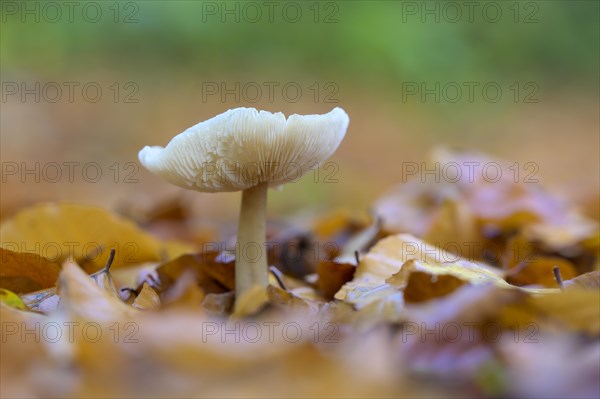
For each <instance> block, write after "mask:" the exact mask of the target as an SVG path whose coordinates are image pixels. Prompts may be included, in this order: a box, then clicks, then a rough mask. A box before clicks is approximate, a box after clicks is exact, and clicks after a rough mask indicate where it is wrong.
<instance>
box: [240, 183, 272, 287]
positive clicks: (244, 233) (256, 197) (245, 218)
mask: <svg viewBox="0 0 600 399" xmlns="http://www.w3.org/2000/svg"><path fill="white" fill-rule="evenodd" d="M268 188H269V184H268V183H260V184H258V185H256V186H254V187H251V188H248V189H246V190H244V191H243V192H242V207H241V210H240V222H239V225H238V239H237V243H238V248H237V254H236V260H235V295H236V298H238V299H239V298H240V297H241V296H242V294H243V293H244V292H246V291H247V290H248V289H250V288H251V287H253V286H255V285H260V286H263V287H266V286H267V284H268V281H269V274H268V273H269V272H268V268H267V253H266V252H267V248H266V246H265V240H266V227H265V226H266V217H267V189H268ZM257 252H258V253H257Z"/></svg>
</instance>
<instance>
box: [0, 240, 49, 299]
mask: <svg viewBox="0 0 600 399" xmlns="http://www.w3.org/2000/svg"><path fill="white" fill-rule="evenodd" d="M0 257H1V259H2V263H1V264H0V288H5V289H7V290H10V291H13V292H15V293H17V294H24V293H28V292H32V291H38V290H41V289H45V288H49V287H54V285H55V284H56V280H57V279H58V273H59V272H60V265H58V264H57V263H54V262H52V261H51V260H49V259H46V258H44V257H42V256H40V255H37V254H33V253H24V252H13V251H10V250H7V249H4V248H0Z"/></svg>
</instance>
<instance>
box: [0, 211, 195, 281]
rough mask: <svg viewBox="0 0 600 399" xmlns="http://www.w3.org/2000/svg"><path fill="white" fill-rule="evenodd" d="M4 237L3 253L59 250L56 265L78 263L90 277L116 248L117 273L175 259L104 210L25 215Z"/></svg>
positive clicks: (0, 230)
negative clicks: (70, 259) (6, 250)
mask: <svg viewBox="0 0 600 399" xmlns="http://www.w3.org/2000/svg"><path fill="white" fill-rule="evenodd" d="M0 236H1V237H2V242H1V243H0V245H1V246H2V248H4V249H9V250H13V251H20V250H23V251H34V252H35V253H37V254H38V255H43V254H44V251H48V248H52V249H56V251H57V253H56V259H52V260H53V261H56V262H57V263H62V262H63V261H65V260H66V259H67V258H73V259H74V260H75V261H76V262H77V263H79V264H81V266H82V267H83V268H84V269H85V270H86V271H88V272H89V273H93V272H95V271H97V270H98V269H100V268H102V267H103V266H104V265H105V264H106V261H107V260H108V257H109V251H110V249H111V248H114V249H116V251H117V257H116V258H115V261H114V266H115V267H121V266H126V265H133V264H139V263H142V262H146V261H158V260H161V259H162V258H163V256H166V257H170V256H172V255H173V254H172V253H169V249H168V248H167V247H165V246H163V245H162V244H161V243H160V242H158V241H157V240H156V239H155V238H154V237H152V236H150V235H149V234H147V233H145V232H144V231H142V230H140V229H139V228H138V227H137V226H136V225H135V224H134V223H132V222H130V221H128V220H126V219H123V218H121V217H119V216H116V215H114V214H112V213H110V212H108V211H106V210H103V209H101V208H95V207H90V206H83V205H75V204H67V203H63V204H42V205H35V206H33V207H30V208H27V209H24V210H22V211H20V212H19V213H17V214H16V215H14V216H13V217H12V219H9V220H6V221H4V222H3V223H2V224H1V225H0ZM73 243H77V244H78V245H73ZM188 249H189V247H188ZM176 250H177V251H181V250H182V248H181V247H177V248H176Z"/></svg>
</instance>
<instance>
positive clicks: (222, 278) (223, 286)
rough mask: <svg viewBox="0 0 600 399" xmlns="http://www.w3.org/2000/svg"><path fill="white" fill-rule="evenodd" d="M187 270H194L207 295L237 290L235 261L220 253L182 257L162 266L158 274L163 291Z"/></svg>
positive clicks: (157, 270)
mask: <svg viewBox="0 0 600 399" xmlns="http://www.w3.org/2000/svg"><path fill="white" fill-rule="evenodd" d="M186 270H193V271H194V273H195V275H196V278H197V281H198V285H199V286H200V287H201V288H202V289H203V290H204V292H205V293H219V292H225V291H229V290H233V289H234V288H235V259H233V258H231V259H230V258H227V257H223V256H222V255H221V253H219V252H203V253H199V254H187V255H182V256H180V257H178V258H176V259H173V260H171V261H169V262H167V263H164V264H162V265H160V266H159V267H158V268H157V269H156V272H157V274H158V278H159V280H160V284H161V289H163V290H165V289H168V287H170V286H171V285H172V284H173V283H174V282H175V281H176V280H177V278H179V276H181V274H182V273H183V272H184V271H186Z"/></svg>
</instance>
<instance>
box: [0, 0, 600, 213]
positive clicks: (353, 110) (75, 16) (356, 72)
mask: <svg viewBox="0 0 600 399" xmlns="http://www.w3.org/2000/svg"><path fill="white" fill-rule="evenodd" d="M48 3H51V4H53V6H52V5H51V6H48V5H47V4H48ZM90 3H91V5H90ZM290 3H291V4H290ZM467 4H468V2H462V1H459V2H437V1H426V2H402V1H339V2H315V1H308V2H304V1H296V2H283V1H275V2H270V3H269V2H263V1H256V2H235V1H233V2H221V1H219V2H201V1H138V2H129V1H123V2H114V1H101V2H84V1H82V2H76V6H74V8H73V10H72V13H70V12H69V9H68V8H67V7H66V6H65V4H64V2H52V1H50V2H35V1H33V2H20V1H19V2H17V1H2V25H1V35H0V55H1V57H0V68H1V80H2V84H3V87H2V88H3V97H2V103H1V106H2V111H1V118H0V119H1V122H0V123H1V144H2V146H1V147H2V148H1V156H2V162H3V163H5V164H6V162H13V163H14V162H16V163H17V164H19V165H22V163H25V165H26V166H27V165H32V164H34V163H35V162H41V163H42V164H41V165H42V167H43V165H44V163H48V162H57V163H64V162H80V163H82V164H83V163H85V162H97V163H99V164H100V165H101V168H102V172H103V178H102V179H100V180H99V181H98V182H95V183H90V182H88V181H85V179H82V178H80V177H79V178H78V177H77V175H76V177H75V179H74V181H73V182H70V181H68V179H65V178H63V179H60V181H58V182H56V183H50V182H47V181H44V179H43V176H42V179H40V181H39V182H37V181H34V180H33V179H32V178H31V177H27V176H26V178H25V179H23V178H21V179H18V178H15V177H14V176H12V175H11V176H3V182H2V183H3V190H2V195H1V199H2V207H1V210H2V216H3V217H4V216H6V215H8V214H10V213H12V212H14V210H15V209H18V208H19V207H22V206H24V205H26V204H29V203H33V202H38V201H44V200H58V199H62V200H72V201H84V202H91V203H96V204H101V205H103V206H105V207H109V208H116V207H119V206H122V205H123V204H126V205H128V204H131V203H134V204H136V205H137V206H142V207H143V206H152V204H153V203H155V202H157V201H161V200H167V199H168V198H170V196H172V195H183V196H184V197H185V198H193V199H190V200H189V201H191V202H193V204H194V206H195V207H196V208H197V212H198V215H199V216H201V217H205V218H225V219H232V220H233V219H235V217H236V215H237V206H238V205H237V202H238V197H237V195H236V194H220V195H215V194H202V195H193V196H192V194H193V193H192V194H190V193H181V191H180V190H179V189H176V188H173V187H170V186H169V185H167V184H166V183H163V182H162V181H160V180H159V179H158V178H156V177H154V176H152V175H150V174H149V173H147V172H146V171H144V170H142V169H139V170H137V169H135V168H136V167H131V168H132V169H128V168H129V167H130V165H129V164H127V163H128V162H137V151H138V150H139V149H140V148H141V147H143V146H144V145H149V144H151V145H165V144H166V143H167V142H168V140H169V139H170V138H171V137H172V136H174V135H175V134H177V133H179V132H181V131H183V130H184V129H185V128H187V127H189V126H191V125H192V124H195V123H197V122H199V121H201V120H205V119H208V118H210V117H212V116H214V115H216V114H218V113H220V112H223V111H225V110H227V109H229V108H234V107H240V106H250V107H257V108H262V109H267V110H270V111H283V112H285V113H286V114H287V113H324V112H327V111H329V110H330V109H331V108H333V107H335V106H341V107H343V108H344V109H346V111H347V112H348V113H349V115H350V118H351V123H350V128H349V131H348V134H347V138H346V140H345V141H344V143H343V144H342V146H341V147H340V149H339V151H338V152H337V153H336V154H335V155H334V156H333V157H332V159H331V160H332V161H333V162H335V163H336V164H337V165H338V166H339V170H337V172H336V175H335V177H336V180H337V183H335V184H331V183H323V182H322V181H320V182H318V183H315V181H314V175H313V174H309V175H307V176H306V177H305V178H303V179H302V180H301V181H300V182H298V183H296V184H290V185H288V186H287V187H286V188H285V189H284V190H283V191H282V192H279V193H273V195H271V196H270V199H269V200H270V202H271V203H272V206H271V207H270V212H271V213H272V215H280V214H289V213H293V212H297V211H299V210H302V209H304V208H305V207H312V206H317V207H324V208H332V207H337V208H339V207H342V208H350V209H366V208H367V207H368V206H369V204H370V203H372V202H373V201H374V200H375V199H376V198H377V197H378V196H379V195H380V194H381V193H382V192H384V191H385V190H386V189H387V188H388V187H390V186H392V185H394V184H397V183H399V182H400V180H401V173H400V166H399V165H400V163H401V162H403V161H410V162H420V161H421V160H423V159H424V157H425V156H426V155H427V153H428V152H429V151H430V150H431V149H432V148H434V147H436V146H442V145H444V146H452V147H460V148H471V149H476V150H481V151H485V152H489V153H491V154H493V155H497V156H500V157H504V158H508V159H514V160H515V161H518V162H522V163H525V162H536V163H537V164H538V165H539V169H540V170H539V177H540V183H541V184H542V185H545V186H549V187H550V188H551V189H555V190H558V191H561V192H562V193H563V194H564V195H565V196H567V197H569V198H571V199H573V200H575V201H577V202H579V203H580V204H582V205H583V206H584V207H585V208H586V210H587V212H588V213H590V214H592V215H595V216H597V215H598V210H597V205H596V204H597V202H598V191H599V180H600V176H599V172H598V171H599V170H600V168H599V159H600V153H599V152H600V150H599V148H600V138H599V136H600V134H599V128H600V126H599V111H598V110H599V108H600V107H599V105H600V104H599V90H600V86H599V84H600V83H599V80H600V76H599V71H600V56H599V48H600V43H599V37H600V32H599V18H600V9H599V2H597V1H537V2H515V1H499V2H485V1H482V2H477V5H476V6H472V5H471V6H468V5H467ZM470 7H473V8H470ZM57 10H58V11H57ZM98 10H99V11H98ZM58 12H60V15H59V14H58ZM98 12H99V14H98ZM36 82H37V83H39V84H40V85H41V86H40V87H41V88H42V89H41V90H43V88H44V87H48V91H49V92H51V91H52V89H53V88H52V87H49V86H47V85H48V83H49V82H54V83H57V84H58V85H59V86H61V87H62V88H63V89H64V90H63V93H62V96H61V97H60V99H59V100H58V101H56V102H53V101H48V97H50V96H51V95H49V94H48V93H45V94H46V95H44V93H43V92H42V93H41V99H40V100H39V101H36V99H35V98H34V96H33V95H25V96H23V90H22V89H23V86H22V84H25V85H29V86H25V87H34V85H35V83H36ZM64 82H76V83H77V84H78V86H77V88H76V89H75V91H74V98H73V101H70V99H69V98H67V95H66V89H65V85H64ZM89 82H94V83H96V84H97V85H99V86H100V87H101V88H102V98H101V99H100V100H99V101H97V102H90V101H86V99H85V98H84V97H85V96H84V95H83V94H82V90H81V87H83V86H84V85H85V84H86V83H89ZM265 82H267V83H269V82H272V84H275V85H276V86H275V87H276V88H275V90H274V95H273V97H272V98H269V96H268V90H267V87H266V86H265ZM465 82H474V83H473V84H476V88H475V89H474V92H473V93H474V97H473V100H472V101H471V100H470V99H469V98H468V96H467V88H466V86H465V85H464V83H465ZM236 83H237V84H239V87H240V90H237V94H238V95H239V97H240V98H236V97H235V95H234V94H229V95H227V94H225V95H224V93H222V91H221V89H220V88H221V87H222V86H221V85H222V84H225V85H226V86H225V87H228V88H234V87H236V86H235V85H236ZM290 83H292V86H294V87H300V88H301V90H302V94H301V96H299V99H298V101H295V99H294V101H291V100H290V96H289V95H288V96H286V94H285V93H284V92H283V91H282V90H281V89H280V88H282V87H284V86H286V85H289V84H290ZM490 83H491V84H493V86H494V87H498V86H499V87H500V88H501V89H502V95H501V97H500V98H499V100H498V101H491V100H490V99H489V98H486V96H485V95H484V93H482V89H481V88H482V87H483V86H485V85H486V84H490ZM15 84H16V85H17V87H18V92H16V93H13V92H12V91H10V90H13V89H14V88H15ZM248 84H250V86H252V87H256V85H258V86H259V87H262V88H263V91H262V93H261V95H260V98H259V99H258V101H253V100H254V98H255V97H256V96H255V95H254V94H255V92H253V91H251V89H252V87H250V86H247V85H248ZM436 84H438V85H439V87H440V89H439V90H437V95H438V98H436V94H430V95H425V96H424V97H423V96H422V94H423V93H422V91H421V89H422V88H424V87H425V88H434V90H435V87H437V86H436ZM45 85H46V86H45ZM214 85H216V87H219V91H218V92H217V93H216V94H210V93H208V92H207V88H208V87H209V86H210V87H215V86H214ZM245 85H246V86H245ZM423 85H424V86H423ZM457 86H458V87H460V88H461V89H462V90H463V91H462V95H461V97H460V99H458V100H457V101H454V99H455V98H456V96H455V94H456V93H455V92H453V91H452V90H454V88H456V87H457ZM244 87H249V90H250V91H248V92H245V93H244V92H243V91H242V88H244ZM415 87H416V88H418V89H419V92H417V93H413V94H411V93H409V92H408V90H409V88H412V89H414V88H415ZM444 88H446V89H447V90H448V91H447V92H444V91H443V90H444ZM249 93H251V94H249ZM52 98H54V97H52ZM129 100H137V101H129ZM115 164H116V165H117V166H116V169H117V170H119V172H120V173H121V174H119V176H116V178H115V174H114V173H115V170H114V169H115V167H113V169H111V167H112V166H113V165H115ZM64 170H66V169H63V172H64ZM130 172H133V177H134V179H133V180H136V181H137V182H136V181H134V182H128V181H125V180H126V179H124V177H123V175H126V174H128V173H130ZM190 196H191V197H190Z"/></svg>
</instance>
